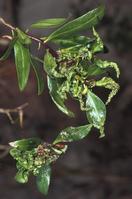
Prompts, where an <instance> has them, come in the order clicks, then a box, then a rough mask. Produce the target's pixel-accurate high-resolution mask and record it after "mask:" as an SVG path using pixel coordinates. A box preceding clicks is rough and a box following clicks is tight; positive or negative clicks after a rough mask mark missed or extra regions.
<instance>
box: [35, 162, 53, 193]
mask: <svg viewBox="0 0 132 199" xmlns="http://www.w3.org/2000/svg"><path fill="white" fill-rule="evenodd" d="M50 177H51V168H50V166H49V165H44V166H43V167H41V168H40V170H39V174H38V176H37V178H36V183H37V187H38V190H39V191H40V192H41V193H42V194H44V195H47V194H48V190H49V185H50Z"/></svg>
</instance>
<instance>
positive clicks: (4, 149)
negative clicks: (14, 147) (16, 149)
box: [0, 144, 11, 159]
mask: <svg viewBox="0 0 132 199" xmlns="http://www.w3.org/2000/svg"><path fill="white" fill-rule="evenodd" d="M10 149H11V147H10V146H8V145H2V144H0V151H2V153H0V159H2V158H4V157H5V156H7V155H8V153H9V151H10Z"/></svg>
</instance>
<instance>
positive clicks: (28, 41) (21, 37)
mask: <svg viewBox="0 0 132 199" xmlns="http://www.w3.org/2000/svg"><path fill="white" fill-rule="evenodd" d="M16 32H17V36H18V38H19V41H20V42H21V43H22V44H26V45H29V44H31V43H32V41H31V39H30V37H29V36H28V35H27V34H26V33H24V32H23V31H21V30H20V29H19V28H16Z"/></svg>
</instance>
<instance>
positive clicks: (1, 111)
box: [0, 103, 28, 127]
mask: <svg viewBox="0 0 132 199" xmlns="http://www.w3.org/2000/svg"><path fill="white" fill-rule="evenodd" d="M27 106H28V103H25V104H23V105H21V106H18V107H16V108H14V109H3V108H0V114H5V115H7V117H8V118H9V120H10V122H11V123H12V124H14V123H15V121H14V119H13V118H12V115H11V114H12V113H18V115H19V122H20V126H21V127H23V110H24V109H25V108H26V107H27Z"/></svg>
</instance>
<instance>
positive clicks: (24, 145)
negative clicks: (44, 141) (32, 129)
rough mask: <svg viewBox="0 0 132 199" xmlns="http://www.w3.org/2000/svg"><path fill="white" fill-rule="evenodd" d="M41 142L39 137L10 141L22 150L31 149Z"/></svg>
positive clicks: (11, 144) (13, 145)
mask: <svg viewBox="0 0 132 199" xmlns="http://www.w3.org/2000/svg"><path fill="white" fill-rule="evenodd" d="M40 143H41V139H39V138H28V139H22V140H17V141H14V142H10V143H9V144H10V146H12V147H14V148H19V149H20V150H30V149H33V148H35V147H37V146H38V145H39V144H40Z"/></svg>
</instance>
